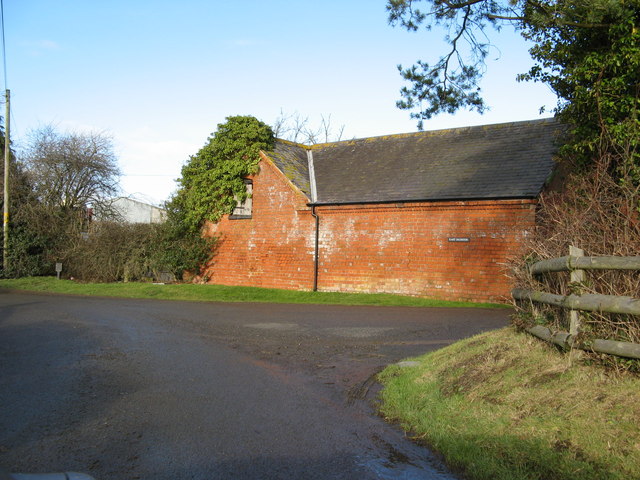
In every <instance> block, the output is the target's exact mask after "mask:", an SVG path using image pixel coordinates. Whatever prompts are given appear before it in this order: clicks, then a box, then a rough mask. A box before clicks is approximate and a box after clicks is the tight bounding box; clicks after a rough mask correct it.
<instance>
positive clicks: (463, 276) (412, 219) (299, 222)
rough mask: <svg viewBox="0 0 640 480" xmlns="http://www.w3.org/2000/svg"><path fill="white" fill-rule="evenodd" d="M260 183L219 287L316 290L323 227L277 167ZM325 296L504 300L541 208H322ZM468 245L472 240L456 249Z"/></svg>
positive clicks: (215, 270) (229, 238)
mask: <svg viewBox="0 0 640 480" xmlns="http://www.w3.org/2000/svg"><path fill="white" fill-rule="evenodd" d="M260 165H261V169H260V173H259V174H257V175H255V176H254V177H253V214H252V218H250V219H241V220H230V219H229V218H228V217H227V216H225V217H224V218H223V219H222V220H221V221H220V222H219V223H217V224H216V225H209V231H210V232H211V233H212V234H215V235H217V236H218V237H219V242H218V247H217V251H216V254H215V256H214V257H213V259H212V260H211V262H210V263H209V265H208V266H207V268H206V272H205V273H206V275H207V276H208V279H209V282H210V283H216V284H223V285H248V286H259V287H274V288H286V289H300V290H310V289H312V287H313V267H314V238H315V237H314V236H315V223H314V219H313V217H312V216H311V211H310V209H309V207H307V206H306V202H308V199H306V197H305V196H304V195H303V194H302V193H301V192H300V191H299V190H297V189H296V187H294V186H293V185H292V184H291V183H290V182H289V181H288V180H287V179H286V177H285V176H284V175H283V174H282V173H281V172H280V171H279V170H278V169H277V168H276V167H275V166H274V165H273V164H272V163H271V162H269V161H266V160H265V161H262V162H261V164H260ZM316 210H317V213H318V215H319V216H320V248H319V271H318V289H319V290H321V291H346V292H389V293H400V294H407V295H420V296H428V297H435V298H444V299H466V300H475V301H486V300H500V299H502V298H503V297H504V296H508V295H509V291H510V289H511V285H510V282H509V279H508V277H507V276H506V275H505V272H506V269H505V265H504V263H505V262H506V259H507V258H508V257H509V256H511V255H514V254H516V253H517V252H518V251H519V249H520V246H521V243H522V239H523V236H524V235H525V234H526V231H528V230H530V229H531V228H532V227H533V225H534V218H535V202H534V201H532V200H506V201H473V202H435V203H412V204H408V203H407V204H390V205H358V206H337V207H328V206H325V207H317V209H316ZM449 239H458V240H461V239H462V240H464V239H468V241H450V240H449Z"/></svg>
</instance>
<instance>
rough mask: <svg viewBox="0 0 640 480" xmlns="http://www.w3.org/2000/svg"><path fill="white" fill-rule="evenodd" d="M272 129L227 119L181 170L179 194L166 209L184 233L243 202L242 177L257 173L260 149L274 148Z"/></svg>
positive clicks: (247, 119)
mask: <svg viewBox="0 0 640 480" xmlns="http://www.w3.org/2000/svg"><path fill="white" fill-rule="evenodd" d="M274 139H275V138H274V134H273V131H272V130H271V127H269V126H268V125H266V124H265V123H263V122H261V121H259V120H257V119H256V118H254V117H250V116H235V117H227V119H226V122H225V123H222V124H219V125H218V130H217V131H216V132H215V133H214V134H213V135H212V136H211V137H210V138H209V139H208V142H207V144H206V145H205V146H204V147H202V148H201V149H200V151H199V152H198V153H197V154H196V155H194V156H192V157H191V158H190V159H189V161H188V162H187V164H186V165H185V166H184V167H182V177H181V178H180V179H179V184H180V187H179V189H178V192H177V193H176V194H175V195H174V197H173V198H172V199H171V201H170V202H169V204H168V205H167V208H168V209H169V211H170V212H172V214H173V215H174V217H175V218H176V219H179V222H180V223H181V224H182V226H181V228H182V229H183V230H184V231H185V232H198V233H199V231H200V229H201V228H202V226H203V225H204V222H205V221H207V220H209V221H211V222H216V221H218V220H219V219H220V217H221V216H222V215H224V214H225V213H231V211H232V210H233V208H234V207H235V206H236V199H238V200H240V201H243V200H245V199H246V196H247V194H246V189H245V185H244V182H243V177H246V176H247V175H250V174H253V173H256V171H257V168H258V162H259V161H260V156H259V152H260V150H270V149H272V148H273V143H274Z"/></svg>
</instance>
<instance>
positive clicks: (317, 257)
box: [311, 205, 320, 292]
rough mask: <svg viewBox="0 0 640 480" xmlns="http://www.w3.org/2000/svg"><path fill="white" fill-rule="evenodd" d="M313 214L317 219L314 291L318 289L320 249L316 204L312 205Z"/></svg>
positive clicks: (318, 219) (317, 219) (318, 218)
mask: <svg viewBox="0 0 640 480" xmlns="http://www.w3.org/2000/svg"><path fill="white" fill-rule="evenodd" d="M311 216H313V218H315V219H316V242H315V248H314V252H313V291H314V292H317V291H318V259H319V250H320V217H319V216H318V214H317V213H316V206H315V205H311Z"/></svg>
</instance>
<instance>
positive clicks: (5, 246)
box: [2, 89, 11, 275]
mask: <svg viewBox="0 0 640 480" xmlns="http://www.w3.org/2000/svg"><path fill="white" fill-rule="evenodd" d="M5 98H6V104H5V114H4V124H5V130H4V197H3V200H4V216H3V218H4V222H3V224H2V234H3V235H2V238H3V241H2V268H3V273H4V274H5V275H6V274H7V270H9V258H8V257H9V158H10V157H11V146H10V141H9V138H10V137H9V118H10V115H9V114H10V112H11V110H10V108H9V89H7V90H5Z"/></svg>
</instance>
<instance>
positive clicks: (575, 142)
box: [387, 0, 640, 166]
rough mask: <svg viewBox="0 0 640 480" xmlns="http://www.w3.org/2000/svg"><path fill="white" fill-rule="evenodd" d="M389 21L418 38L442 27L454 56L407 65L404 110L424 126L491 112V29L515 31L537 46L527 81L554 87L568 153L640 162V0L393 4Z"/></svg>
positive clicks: (403, 0) (393, 0)
mask: <svg viewBox="0 0 640 480" xmlns="http://www.w3.org/2000/svg"><path fill="white" fill-rule="evenodd" d="M387 10H388V12H389V22H390V23H391V24H392V25H399V26H401V27H403V28H406V29H407V30H410V31H415V30H418V29H419V28H420V27H424V28H426V29H428V30H429V29H431V28H432V27H433V26H441V27H443V28H444V29H445V30H446V31H447V32H448V34H447V36H446V37H445V39H446V41H447V42H448V44H449V48H448V50H447V51H446V52H445V54H444V55H442V56H441V57H440V58H439V59H438V60H437V61H436V62H435V63H432V64H430V63H427V62H424V61H418V62H417V63H416V64H415V65H413V66H411V67H409V68H403V67H402V66H399V69H400V72H401V75H402V76H403V78H404V79H405V80H407V81H408V82H409V86H407V87H404V88H403V89H402V90H401V97H402V99H401V100H400V101H398V107H399V108H401V109H406V110H410V111H411V116H412V118H415V119H417V120H418V121H419V127H421V126H422V120H425V119H429V118H431V117H433V116H434V115H437V114H439V113H445V112H446V113H453V112H455V111H457V110H459V109H462V108H468V109H471V110H476V111H478V112H480V113H482V112H483V111H485V109H486V108H487V105H486V103H485V101H484V99H483V98H482V93H481V90H480V86H479V85H480V80H481V79H482V76H483V73H484V71H485V69H486V64H485V59H486V56H487V54H488V52H489V48H490V46H491V42H490V40H489V33H488V32H489V31H490V30H491V29H496V30H499V29H500V28H502V27H504V26H513V27H515V29H516V30H517V31H519V32H520V34H521V35H522V36H523V37H524V38H526V39H527V40H530V41H532V42H533V46H532V48H531V49H530V50H529V52H530V54H531V56H532V59H533V60H534V65H533V67H532V68H531V69H530V70H529V71H528V72H524V73H523V74H521V75H520V76H519V79H520V80H532V81H537V82H543V83H545V84H547V85H548V86H549V87H550V88H551V89H552V90H553V91H554V92H555V93H556V94H557V96H558V99H559V102H558V105H557V107H556V109H555V113H556V114H557V115H558V116H559V117H560V119H561V120H563V121H564V122H565V123H567V124H569V125H571V126H572V127H573V128H572V131H571V133H572V134H573V135H572V138H571V140H570V142H569V144H568V145H567V147H566V148H565V153H571V154H572V155H573V156H574V157H578V160H580V161H581V162H582V163H583V164H588V163H589V162H590V161H591V160H592V159H593V157H594V156H595V155H596V153H597V152H601V151H602V142H603V139H604V140H605V141H606V142H607V143H608V145H607V147H606V148H607V149H609V150H611V149H613V150H616V149H620V148H624V149H626V150H629V151H630V152H631V154H630V155H626V158H627V160H626V161H627V162H631V163H632V164H634V165H636V166H637V165H638V163H639V161H638V153H637V152H635V147H636V145H637V141H638V134H639V130H640V128H639V124H638V107H639V106H640V103H639V102H640V3H639V2H637V1H635V0H634V1H626V0H389V1H388V3H387Z"/></svg>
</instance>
